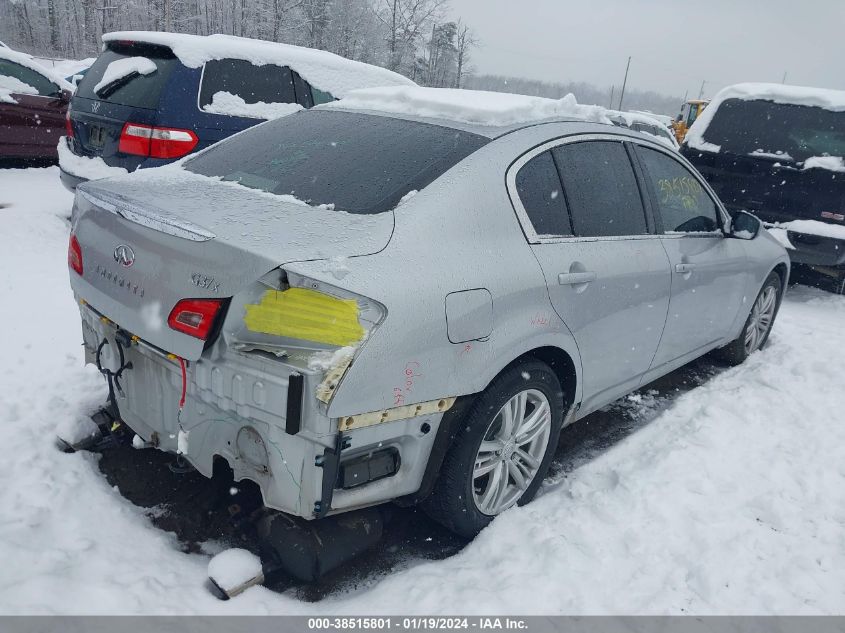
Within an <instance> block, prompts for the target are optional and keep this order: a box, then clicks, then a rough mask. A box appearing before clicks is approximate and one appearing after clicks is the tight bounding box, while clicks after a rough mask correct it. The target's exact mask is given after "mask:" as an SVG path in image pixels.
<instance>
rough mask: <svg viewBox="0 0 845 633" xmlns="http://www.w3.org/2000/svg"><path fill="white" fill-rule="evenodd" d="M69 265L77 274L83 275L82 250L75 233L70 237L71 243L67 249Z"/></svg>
mask: <svg viewBox="0 0 845 633" xmlns="http://www.w3.org/2000/svg"><path fill="white" fill-rule="evenodd" d="M67 265H68V266H70V267H71V268H73V270H75V271H76V272H77V274H79V275H81V274H82V248H81V247H80V246H79V240H78V239H76V235H74V234H73V233H71V235H70V243H69V244H68V247H67Z"/></svg>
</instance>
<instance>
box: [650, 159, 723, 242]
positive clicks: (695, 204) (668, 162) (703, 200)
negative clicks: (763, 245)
mask: <svg viewBox="0 0 845 633" xmlns="http://www.w3.org/2000/svg"><path fill="white" fill-rule="evenodd" d="M637 152H638V153H639V155H640V157H641V158H642V162H643V164H644V165H645V170H646V177H647V178H648V180H649V182H650V184H651V186H652V189H653V191H654V195H655V197H656V202H657V209H658V211H659V213H660V217H661V218H662V220H663V230H664V231H666V232H668V233H705V232H707V233H710V232H713V231H717V230H718V229H719V221H718V214H719V212H718V211H717V209H716V203H715V202H713V199H712V198H711V197H710V196H709V194H708V193H707V192H706V191H705V190H704V187H702V186H701V183H700V182H699V181H698V179H697V178H696V177H695V176H693V175H692V172H690V171H689V170H688V169H687V168H686V167H685V166H684V165H682V164H681V163H679V162H678V161H677V160H675V159H674V158H670V157H669V156H667V155H666V154H664V153H662V152H658V151H656V150H653V149H649V148H647V147H638V148H637Z"/></svg>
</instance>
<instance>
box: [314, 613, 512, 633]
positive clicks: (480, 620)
mask: <svg viewBox="0 0 845 633" xmlns="http://www.w3.org/2000/svg"><path fill="white" fill-rule="evenodd" d="M526 628H527V622H526V621H525V620H523V619H521V618H498V617H475V618H464V617H451V618H450V617H425V616H416V617H404V618H391V617H347V618H309V619H308V629H309V630H317V631H319V630H346V631H349V630H368V629H369V630H389V629H396V630H400V631H420V630H427V631H431V630H435V631H436V630H472V629H475V630H480V631H489V630H494V631H495V630H524V629H526Z"/></svg>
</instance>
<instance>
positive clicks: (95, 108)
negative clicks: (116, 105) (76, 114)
mask: <svg viewBox="0 0 845 633" xmlns="http://www.w3.org/2000/svg"><path fill="white" fill-rule="evenodd" d="M99 109H100V102H99V101H95V102H94V103H92V104H91V112H93V113H94V114H97V111H98V110H99Z"/></svg>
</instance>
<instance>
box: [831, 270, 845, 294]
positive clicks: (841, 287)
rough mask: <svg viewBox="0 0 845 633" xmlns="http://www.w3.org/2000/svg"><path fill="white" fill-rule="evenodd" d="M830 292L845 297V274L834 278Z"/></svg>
mask: <svg viewBox="0 0 845 633" xmlns="http://www.w3.org/2000/svg"><path fill="white" fill-rule="evenodd" d="M830 291H831V292H832V293H833V294H835V295H845V272H843V273H841V274H840V275H839V276H838V277H834V278H833V283H832V284H831V288H830Z"/></svg>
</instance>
